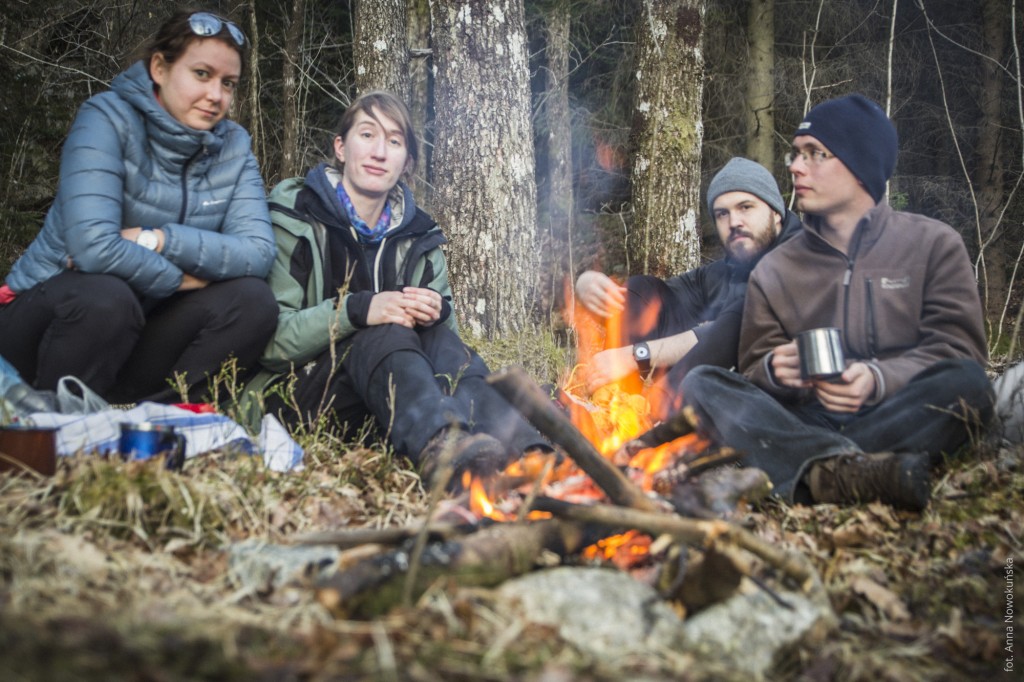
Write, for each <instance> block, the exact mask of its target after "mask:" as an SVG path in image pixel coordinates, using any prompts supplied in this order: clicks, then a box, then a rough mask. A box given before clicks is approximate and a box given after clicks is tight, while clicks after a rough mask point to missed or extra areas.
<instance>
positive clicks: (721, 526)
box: [533, 497, 816, 592]
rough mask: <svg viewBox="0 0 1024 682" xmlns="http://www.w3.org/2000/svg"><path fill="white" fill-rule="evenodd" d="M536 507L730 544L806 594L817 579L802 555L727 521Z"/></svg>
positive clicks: (549, 503)
mask: <svg viewBox="0 0 1024 682" xmlns="http://www.w3.org/2000/svg"><path fill="white" fill-rule="evenodd" d="M533 508H534V509H536V510H538V511H546V512H550V513H551V514H554V515H555V516H557V517H560V518H563V519H570V520H573V521H579V522H582V523H588V524H600V525H604V526H608V527H613V528H635V529H637V530H640V531H643V532H645V533H649V534H651V535H671V536H672V537H674V538H676V539H678V540H680V541H681V542H685V543H687V544H691V545H695V546H708V545H711V544H713V543H716V542H721V543H726V544H731V545H733V546H736V547H739V548H740V549H744V550H746V551H748V552H750V553H751V554H753V555H754V556H756V557H758V558H760V559H761V560H763V561H764V562H765V563H767V564H768V565H769V566H771V567H773V568H775V569H777V570H779V571H781V572H782V573H783V574H784V575H786V576H788V577H790V578H792V579H793V580H795V581H796V582H797V584H799V585H800V587H801V589H803V590H804V591H805V592H806V591H809V590H810V588H811V586H812V583H813V580H814V578H815V576H816V573H815V571H814V568H813V567H812V566H811V565H810V563H809V562H808V561H807V558H806V557H804V556H803V555H802V554H797V553H795V552H789V551H786V550H784V549H781V548H779V547H776V546H774V545H771V544H769V543H767V542H765V541H764V540H761V539H760V538H758V537H757V536H755V535H753V534H752V533H750V532H748V531H746V530H744V529H743V528H740V527H739V526H737V525H735V524H732V523H729V522H727V521H720V520H713V521H712V520H697V519H686V518H683V517H681V516H676V515H674V514H660V513H656V514H652V513H649V512H645V511H640V510H636V509H624V508H622V507H612V506H609V505H599V504H595V505H579V504H572V503H569V502H563V501H562V500H556V499H554V498H550V497H543V498H538V499H537V500H535V501H534V504H533Z"/></svg>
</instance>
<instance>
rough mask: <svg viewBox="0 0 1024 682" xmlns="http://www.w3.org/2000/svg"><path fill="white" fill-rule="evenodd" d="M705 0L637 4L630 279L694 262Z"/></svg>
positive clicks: (697, 243) (697, 257) (681, 268)
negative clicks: (640, 6) (640, 16)
mask: <svg viewBox="0 0 1024 682" xmlns="http://www.w3.org/2000/svg"><path fill="white" fill-rule="evenodd" d="M705 6H706V0H644V17H643V19H642V20H641V21H640V23H639V26H638V29H637V30H638V32H639V35H638V37H637V42H638V46H639V56H638V60H637V61H638V63H637V71H636V79H637V99H636V108H635V110H634V119H633V139H634V148H635V150H636V155H635V159H634V163H633V173H632V182H633V202H634V209H635V213H634V219H633V226H632V229H631V230H630V232H629V235H628V236H627V242H626V248H627V250H628V251H629V261H630V263H631V269H632V270H633V271H634V273H645V274H651V275H656V276H658V277H666V276H669V275H673V274H676V273H679V272H681V271H684V270H689V269H691V268H693V267H694V266H696V265H697V264H698V263H699V260H700V239H699V230H698V229H697V227H698V225H697V222H698V218H699V216H700V205H699V200H700V155H701V143H702V140H703V134H704V133H703V125H702V123H701V96H702V94H703V90H704V86H703V78H704V73H703V71H704V56H703V52H702V42H703V33H704V12H705Z"/></svg>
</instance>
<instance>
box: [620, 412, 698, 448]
mask: <svg viewBox="0 0 1024 682" xmlns="http://www.w3.org/2000/svg"><path fill="white" fill-rule="evenodd" d="M696 431H697V413H696V412H694V411H693V408H692V407H689V406H687V407H684V408H683V409H681V410H679V412H677V413H676V414H675V416H673V417H672V418H671V419H669V420H668V421H664V422H662V423H660V424H658V425H657V426H655V427H654V428H653V429H651V430H649V431H647V432H645V433H642V434H640V435H639V436H637V437H636V438H634V439H633V440H631V441H629V442H628V443H626V444H625V445H623V446H622V449H623V450H625V451H626V454H627V455H629V456H630V457H632V456H633V455H635V454H636V453H638V452H640V451H641V450H646V449H647V448H654V447H657V446H659V445H663V444H665V443H669V442H671V441H674V440H675V439H676V438H682V437H683V436H688V435H690V434H691V433H695V432H696Z"/></svg>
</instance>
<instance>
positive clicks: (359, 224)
mask: <svg viewBox="0 0 1024 682" xmlns="http://www.w3.org/2000/svg"><path fill="white" fill-rule="evenodd" d="M338 201H340V202H341V205H342V206H343V207H344V208H345V213H346V214H348V220H349V222H350V223H352V227H354V228H355V229H356V234H357V235H358V236H359V241H360V242H362V243H363V244H376V243H378V242H379V241H380V240H381V239H383V238H384V233H385V232H387V231H388V228H389V227H391V202H390V201H385V202H384V210H383V211H381V212H380V218H378V219H377V224H376V225H374V226H373V227H372V228H371V227H370V226H369V225H367V224H366V221H364V220H363V219H362V218H360V217H359V214H358V213H356V207H355V206H353V205H352V199H350V198H349V196H348V192H346V191H345V187H344V185H342V183H341V182H339V183H338Z"/></svg>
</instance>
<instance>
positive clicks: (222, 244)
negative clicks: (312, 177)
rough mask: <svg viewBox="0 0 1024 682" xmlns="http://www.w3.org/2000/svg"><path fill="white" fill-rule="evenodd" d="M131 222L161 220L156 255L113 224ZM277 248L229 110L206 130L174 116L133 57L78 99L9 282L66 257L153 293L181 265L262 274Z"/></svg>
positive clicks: (177, 277)
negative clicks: (53, 188) (54, 184)
mask: <svg viewBox="0 0 1024 682" xmlns="http://www.w3.org/2000/svg"><path fill="white" fill-rule="evenodd" d="M137 226H144V227H153V228H156V227H159V228H162V229H163V231H164V235H165V241H164V248H163V251H162V252H161V253H156V252H154V251H150V250H148V249H146V248H144V247H142V246H139V245H138V244H135V243H133V242H130V241H128V240H126V239H123V238H121V236H120V231H121V229H122V228H126V227H137ZM274 254H275V248H274V235H273V231H272V229H271V226H270V216H269V213H268V211H267V203H266V193H265V191H264V187H263V179H262V178H261V177H260V172H259V166H258V165H257V163H256V158H255V156H253V153H252V149H251V140H250V137H249V134H248V133H247V132H246V131H245V129H244V128H242V127H241V126H239V125H238V124H236V123H234V122H232V121H229V120H227V119H224V120H222V121H221V122H220V123H218V124H217V125H216V126H215V127H214V128H213V130H209V131H206V130H196V129H194V128H190V127H188V126H186V125H184V124H182V123H180V122H178V121H177V120H176V119H175V118H174V117H172V116H171V115H170V114H168V113H167V112H166V111H165V110H164V108H163V107H162V106H161V105H160V103H159V102H158V101H157V100H156V97H155V96H154V94H153V82H152V81H151V80H150V78H149V74H148V73H147V71H146V66H145V64H144V63H143V62H141V61H140V62H136V63H135V64H134V65H133V66H132V67H131V68H129V69H128V70H127V71H125V72H124V73H122V74H120V75H119V76H117V77H116V78H115V79H114V81H113V83H111V89H110V91H109V92H104V93H102V94H100V95H96V96H95V97H92V98H90V99H89V100H87V101H86V102H85V103H84V104H83V105H82V107H81V108H80V109H79V111H78V116H77V117H76V118H75V121H74V123H73V124H72V126H71V131H70V133H69V134H68V138H67V141H66V142H65V143H64V148H63V151H62V153H61V162H60V184H59V186H58V188H57V196H56V197H55V199H54V203H53V206H51V207H50V210H49V212H48V213H47V214H46V221H45V222H44V223H43V229H42V230H41V231H40V233H39V235H38V236H37V237H36V239H35V241H33V242H32V244H31V245H30V246H29V248H28V250H27V251H26V252H25V254H24V255H22V257H21V258H20V259H19V260H18V262H17V263H15V264H14V267H13V268H12V269H11V272H10V274H9V275H8V277H7V285H8V286H9V287H10V288H11V289H13V290H14V291H15V292H22V291H26V290H27V289H29V288H31V287H33V286H34V285H36V284H38V283H40V282H43V281H45V280H47V279H49V278H51V277H53V276H54V275H57V274H59V273H60V272H62V271H63V270H65V269H67V268H68V267H69V263H71V264H72V265H71V267H73V268H75V269H76V270H79V271H81V272H88V273H106V274H112V275H117V276H118V277H121V278H123V279H125V280H126V281H127V282H128V283H129V284H130V285H131V287H132V288H133V289H134V290H135V291H137V292H138V293H139V294H140V295H142V296H144V297H147V298H154V299H159V298H165V297H167V296H170V295H171V294H172V293H174V292H175V290H176V289H177V288H178V286H179V285H180V284H181V277H182V273H183V272H187V273H189V274H192V275H194V276H196V277H198V278H200V279H205V280H209V281H219V280H225V279H233V278H236V277H241V276H245V275H252V276H255V277H266V276H267V273H268V272H269V271H270V266H271V265H272V264H273V262H274Z"/></svg>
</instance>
